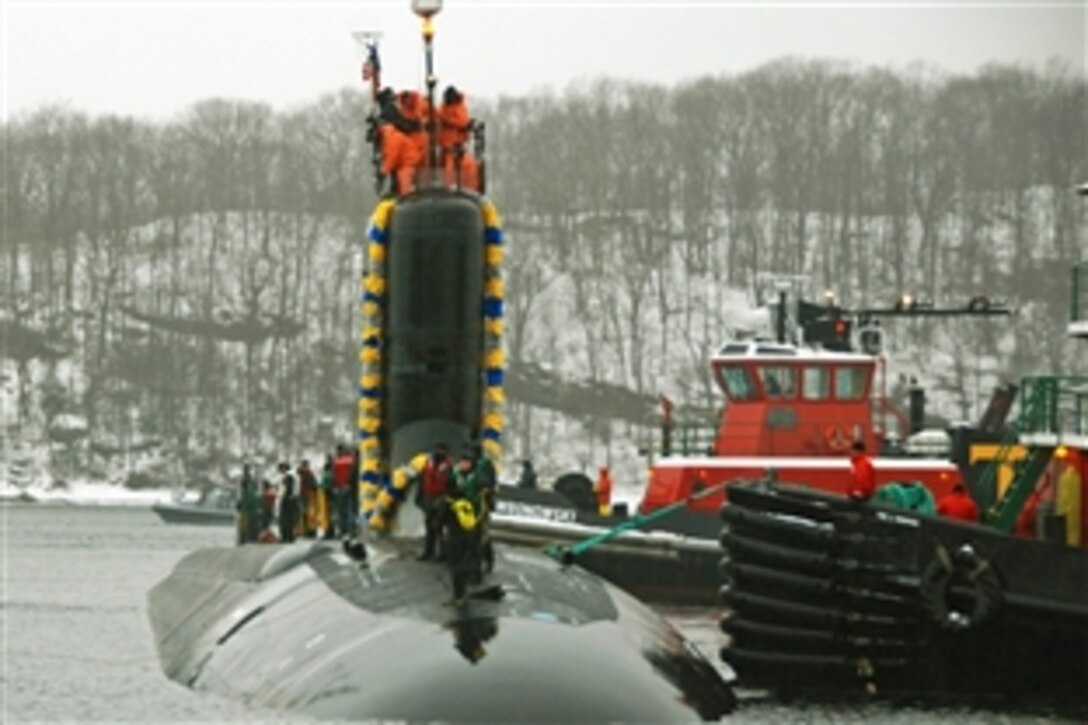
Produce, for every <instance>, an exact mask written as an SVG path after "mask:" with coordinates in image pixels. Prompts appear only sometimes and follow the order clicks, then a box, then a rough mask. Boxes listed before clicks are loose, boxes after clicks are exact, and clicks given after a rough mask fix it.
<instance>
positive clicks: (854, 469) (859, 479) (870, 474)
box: [847, 441, 876, 501]
mask: <svg viewBox="0 0 1088 725" xmlns="http://www.w3.org/2000/svg"><path fill="white" fill-rule="evenodd" d="M851 450H852V453H851V454H850V488H849V489H848V490H847V495H848V496H849V497H850V498H851V499H852V500H854V501H868V500H869V499H871V498H872V497H873V494H874V493H875V492H876V469H874V468H873V462H872V461H871V460H870V459H869V456H867V455H865V443H864V442H862V441H856V442H855V443H854V445H853V446H852V448H851Z"/></svg>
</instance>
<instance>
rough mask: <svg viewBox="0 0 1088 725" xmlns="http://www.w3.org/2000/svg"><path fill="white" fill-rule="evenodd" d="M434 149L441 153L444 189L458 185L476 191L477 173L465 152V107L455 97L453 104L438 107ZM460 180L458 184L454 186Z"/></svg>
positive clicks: (466, 109) (466, 127)
mask: <svg viewBox="0 0 1088 725" xmlns="http://www.w3.org/2000/svg"><path fill="white" fill-rule="evenodd" d="M437 116H438V146H439V148H440V149H441V150H442V169H443V171H444V174H445V178H446V184H447V185H448V186H462V187H465V188H468V189H475V190H479V188H480V173H479V167H478V166H477V164H476V159H475V158H473V156H472V154H470V153H469V152H468V150H467V148H466V147H467V146H468V133H469V115H468V104H467V103H465V97H464V96H463V95H461V96H459V98H458V100H457V101H456V102H454V103H446V102H443V103H442V105H441V106H439V107H438V114H437ZM458 147H460V148H461V151H462V153H461V168H460V170H459V171H460V179H458V169H457V168H456V167H457V149H458ZM458 180H460V184H458V183H457V182H458Z"/></svg>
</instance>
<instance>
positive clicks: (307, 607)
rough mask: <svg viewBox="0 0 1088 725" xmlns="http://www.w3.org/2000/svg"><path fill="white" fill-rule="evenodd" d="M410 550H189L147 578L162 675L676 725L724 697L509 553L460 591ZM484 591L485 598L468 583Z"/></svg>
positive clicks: (390, 703) (659, 638)
mask: <svg viewBox="0 0 1088 725" xmlns="http://www.w3.org/2000/svg"><path fill="white" fill-rule="evenodd" d="M417 550H418V549H417V548H416V547H415V546H414V545H413V546H411V547H409V548H401V547H396V544H390V545H383V546H380V547H378V546H374V547H372V548H371V551H370V555H369V557H368V558H369V565H367V566H360V564H359V563H358V562H357V561H354V560H352V558H350V557H349V556H348V555H347V554H346V553H345V552H342V551H340V550H339V548H337V547H335V546H333V545H331V544H326V543H302V542H299V543H295V544H292V545H266V546H248V545H247V546H242V547H237V548H231V549H202V550H200V551H197V552H194V553H192V554H190V555H188V556H187V557H186V558H185V559H183V560H182V561H181V562H179V563H178V564H177V566H176V567H175V568H174V571H173V572H172V573H171V574H170V576H168V577H167V578H166V579H165V580H163V581H162V582H160V583H159V584H158V585H156V586H155V588H154V589H152V590H151V592H150V594H149V597H148V603H149V607H148V614H149V616H150V619H151V625H152V630H153V632H154V635H155V643H156V647H157V649H158V653H159V658H160V660H161V664H162V669H163V672H164V673H165V674H166V675H167V676H168V677H170V678H171V679H173V680H175V681H177V682H179V683H181V684H183V685H186V686H188V687H190V688H193V689H195V690H208V691H212V692H216V693H219V694H221V695H226V696H229V697H234V698H238V699H241V700H244V701H245V702H247V703H250V704H252V705H255V706H259V707H268V708H272V709H273V710H295V711H300V712H303V713H307V714H309V715H311V716H313V717H317V718H321V719H326V718H328V719H337V720H341V721H342V720H366V721H368V722H369V721H373V720H397V721H408V722H421V721H444V722H515V721H531V722H542V721H552V722H604V721H610V722H631V721H636V720H639V721H643V720H644V721H652V722H691V721H695V720H699V719H710V720H715V719H718V718H720V717H721V716H722V715H724V714H725V713H727V712H728V711H730V710H731V709H732V708H733V706H734V704H735V701H734V698H733V694H732V692H731V690H730V689H729V687H728V686H727V685H726V684H725V683H724V682H723V681H722V679H721V677H720V675H719V674H718V673H717V671H716V670H715V669H714V668H713V667H712V666H711V664H710V663H709V662H707V661H706V660H705V659H703V658H702V657H701V656H699V655H698V654H697V653H695V652H694V651H693V649H692V647H691V645H690V644H689V643H687V642H686V641H685V640H684V639H683V638H682V637H681V636H680V635H679V634H678V633H677V632H676V631H675V630H674V629H672V627H671V626H669V625H668V624H667V623H666V622H665V621H664V620H663V619H661V618H660V617H658V616H657V615H655V614H654V613H653V612H652V611H650V610H648V609H647V608H646V607H645V606H643V605H642V604H640V603H639V602H638V601H636V600H634V599H632V598H631V597H630V596H628V595H626V594H624V593H623V592H621V591H619V590H618V589H616V588H614V587H611V586H609V585H607V584H606V583H604V582H602V581H601V580H600V579H597V578H596V577H593V576H590V575H588V574H586V573H585V572H581V571H578V570H577V569H567V570H561V569H560V568H559V567H558V566H557V565H556V564H555V562H553V561H551V560H549V559H547V558H545V557H543V556H541V555H540V554H536V553H533V552H531V551H528V550H525V549H515V548H508V547H496V562H495V570H494V572H493V573H491V574H490V575H489V576H488V577H487V578H486V579H485V581H484V582H483V584H482V585H481V588H478V589H476V594H477V595H479V596H475V595H470V596H469V597H468V598H467V599H466V600H465V601H464V602H463V603H460V604H456V605H454V604H453V603H452V602H450V601H449V600H450V596H451V592H450V575H449V572H448V570H447V569H446V567H444V566H439V565H436V564H429V563H421V562H417V561H416V560H415V553H416V551H417ZM485 595H486V596H485Z"/></svg>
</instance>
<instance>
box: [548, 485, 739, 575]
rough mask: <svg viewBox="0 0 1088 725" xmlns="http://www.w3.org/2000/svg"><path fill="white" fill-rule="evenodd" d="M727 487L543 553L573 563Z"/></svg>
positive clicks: (552, 546) (709, 490) (553, 546)
mask: <svg viewBox="0 0 1088 725" xmlns="http://www.w3.org/2000/svg"><path fill="white" fill-rule="evenodd" d="M727 485H728V483H719V484H716V485H714V486H711V487H709V488H704V489H702V490H701V491H697V492H696V493H693V494H691V495H690V496H688V497H687V498H685V499H682V500H680V501H676V502H675V503H671V504H669V505H668V506H664V507H662V508H659V509H658V510H656V511H651V512H650V513H648V514H640V515H639V516H634V517H631V518H629V519H625V520H624V521H622V522H620V523H619V524H617V525H616V526H613V527H612V528H610V529H608V530H607V531H602V532H601V533H599V534H594V535H593V536H590V537H588V538H585V539H582V540H581V541H578V542H576V543H574V544H572V545H570V546H569V547H568V546H562V545H561V544H549V545H548V546H547V548H545V549H544V553H545V554H547V555H548V556H550V557H551V558H553V559H555V560H556V561H559V562H563V563H565V564H570V563H573V561H574V559H576V558H577V557H579V556H581V555H582V554H584V553H586V552H587V551H589V550H590V549H592V548H593V547H594V546H597V545H598V544H603V543H604V542H606V541H608V540H610V539H614V538H616V537H617V536H619V535H620V534H622V533H623V532H624V531H631V530H633V529H637V528H640V527H642V526H644V525H646V524H648V523H650V522H651V521H656V520H657V519H660V518H664V517H665V516H668V515H669V514H671V513H672V512H673V511H678V510H680V509H682V508H684V507H685V506H687V505H688V504H689V503H691V502H692V501H698V500H699V499H701V498H706V497H707V496H709V495H711V494H713V493H715V492H717V491H720V490H722V489H723V488H725V487H726V486H727Z"/></svg>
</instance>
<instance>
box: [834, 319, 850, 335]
mask: <svg viewBox="0 0 1088 725" xmlns="http://www.w3.org/2000/svg"><path fill="white" fill-rule="evenodd" d="M847 330H848V326H847V324H846V320H844V319H842V318H841V317H840V318H839V319H837V320H835V337H838V338H843V337H846V332H847Z"/></svg>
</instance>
